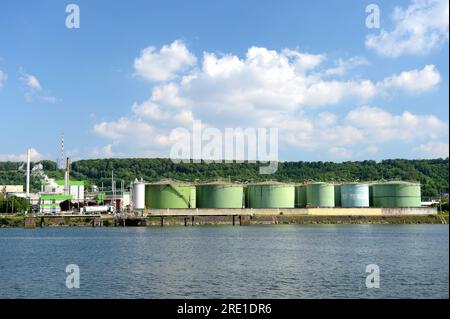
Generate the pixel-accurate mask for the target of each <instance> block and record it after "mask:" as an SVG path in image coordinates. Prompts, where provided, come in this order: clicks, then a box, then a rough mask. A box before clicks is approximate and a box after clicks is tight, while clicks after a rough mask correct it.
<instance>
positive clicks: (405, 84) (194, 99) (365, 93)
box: [94, 47, 446, 158]
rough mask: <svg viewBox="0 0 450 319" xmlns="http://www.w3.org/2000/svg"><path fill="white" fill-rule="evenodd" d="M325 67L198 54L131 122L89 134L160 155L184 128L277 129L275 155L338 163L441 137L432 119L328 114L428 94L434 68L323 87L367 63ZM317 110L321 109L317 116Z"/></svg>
mask: <svg viewBox="0 0 450 319" xmlns="http://www.w3.org/2000/svg"><path fill="white" fill-rule="evenodd" d="M167 48H168V47H167ZM189 54H191V53H189ZM141 56H142V54H141ZM324 60H325V55H323V54H316V55H315V54H311V53H303V52H299V51H295V50H287V49H285V50H282V51H275V50H269V49H267V48H259V47H251V48H249V49H248V51H247V53H246V55H245V56H244V57H243V58H240V57H238V56H235V55H232V54H225V55H218V54H216V53H211V52H204V54H203V58H202V59H201V60H200V62H199V64H198V65H195V66H194V65H191V66H192V68H191V69H190V70H189V71H188V72H184V70H180V69H178V70H179V71H180V72H179V73H178V74H177V75H175V74H174V72H175V71H173V72H171V76H170V77H172V78H173V79H174V80H172V81H170V82H165V83H159V84H156V85H154V86H153V88H152V91H151V95H150V97H149V98H148V99H147V100H144V101H142V102H135V103H133V104H132V106H131V114H130V115H128V116H123V117H121V118H119V119H117V120H111V121H103V122H100V123H97V124H95V126H94V132H95V133H96V134H97V135H99V136H102V137H104V138H105V139H107V140H108V143H110V144H108V145H112V148H113V149H114V148H117V149H119V148H121V149H124V148H129V149H134V150H136V149H137V150H139V151H138V152H139V153H140V154H143V153H146V154H148V152H149V150H157V151H158V152H160V151H164V150H167V152H166V155H165V156H168V154H169V152H168V148H170V146H171V145H173V143H174V135H173V134H172V135H171V132H172V131H173V129H175V128H187V129H191V128H192V123H193V121H194V120H201V121H202V123H203V124H204V126H205V127H216V128H219V129H224V128H227V127H228V128H236V127H241V128H246V127H254V128H257V127H265V128H270V127H276V128H279V140H280V148H281V149H282V148H283V147H284V148H294V149H297V150H300V151H302V150H304V151H315V150H319V149H326V150H328V152H329V155H330V156H332V157H334V156H336V157H338V156H339V157H340V158H347V157H352V156H355V155H358V154H362V153H364V154H366V155H367V154H375V153H377V152H378V151H379V149H380V148H381V147H382V146H383V144H384V143H388V142H390V141H399V140H400V141H408V142H409V141H412V140H417V143H427V142H428V141H429V140H431V139H435V138H436V137H438V136H442V131H443V130H444V129H445V128H446V125H445V124H444V123H443V122H442V121H440V120H439V119H437V118H436V117H434V116H431V115H430V116H428V115H415V114H412V113H410V112H408V111H404V112H403V113H402V114H391V113H389V112H387V111H385V110H382V109H380V108H377V107H369V106H364V107H358V108H354V109H353V110H351V111H349V112H348V114H346V115H345V116H342V115H338V114H337V112H335V111H333V107H334V106H335V105H339V104H342V103H343V102H346V103H347V102H348V103H352V104H356V105H361V104H362V105H364V104H367V103H366V102H369V101H370V100H371V99H372V98H373V97H375V96H384V95H385V93H386V92H396V91H399V92H406V93H410V92H414V93H422V92H425V91H427V90H430V89H432V88H433V87H435V86H436V85H438V83H439V82H440V74H439V72H438V71H437V70H436V68H435V67H434V65H427V66H425V67H424V68H423V69H417V70H410V71H405V72H402V73H400V74H394V75H389V76H387V77H385V78H382V79H378V80H376V79H358V80H353V79H352V80H347V79H331V80H330V79H329V78H328V76H333V75H339V76H341V75H342V76H343V75H345V74H346V73H347V72H348V71H349V70H350V69H351V68H352V67H354V66H356V65H361V64H364V63H366V61H365V60H364V59H358V58H355V59H349V60H338V62H337V63H336V68H335V69H334V70H333V69H331V71H329V70H330V69H329V68H326V67H324V66H323V63H324ZM161 63H162V62H161ZM169 64H170V63H169ZM159 67H161V68H162V67H163V66H162V65H161V66H159ZM327 70H328V74H326V73H327ZM166 78H167V77H166ZM416 82H420V83H416ZM321 107H322V108H327V109H326V110H320V111H318V108H321ZM421 125H425V127H427V129H425V130H424V129H422V128H423V126H421ZM163 155H164V154H163Z"/></svg>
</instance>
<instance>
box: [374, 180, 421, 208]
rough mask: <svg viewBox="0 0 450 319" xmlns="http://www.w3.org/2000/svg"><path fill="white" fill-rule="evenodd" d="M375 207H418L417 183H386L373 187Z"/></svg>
mask: <svg viewBox="0 0 450 319" xmlns="http://www.w3.org/2000/svg"><path fill="white" fill-rule="evenodd" d="M373 205H374V206H375V207H420V206H421V193H420V184H419V183H410V182H386V183H378V184H374V185H373Z"/></svg>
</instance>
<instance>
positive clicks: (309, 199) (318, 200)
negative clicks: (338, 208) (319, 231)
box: [306, 183, 334, 207]
mask: <svg viewBox="0 0 450 319" xmlns="http://www.w3.org/2000/svg"><path fill="white" fill-rule="evenodd" d="M306 206H307V207H334V185H333V184H329V183H313V184H308V185H307V186H306Z"/></svg>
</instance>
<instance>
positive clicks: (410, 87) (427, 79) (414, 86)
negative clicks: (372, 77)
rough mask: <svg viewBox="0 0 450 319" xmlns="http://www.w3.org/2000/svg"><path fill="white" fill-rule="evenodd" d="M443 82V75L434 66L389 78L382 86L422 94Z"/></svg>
mask: <svg viewBox="0 0 450 319" xmlns="http://www.w3.org/2000/svg"><path fill="white" fill-rule="evenodd" d="M440 81H441V75H440V74H439V72H438V71H437V70H436V67H435V66H434V65H432V64H430V65H426V66H425V67H424V68H423V69H422V70H412V71H405V72H402V73H400V74H399V75H393V76H391V77H387V78H385V79H384V81H383V82H382V84H381V87H383V88H388V89H389V88H396V89H402V90H405V91H407V92H410V93H422V92H424V91H428V90H430V89H431V88H433V87H435V86H436V85H437V84H438V83H439V82H440Z"/></svg>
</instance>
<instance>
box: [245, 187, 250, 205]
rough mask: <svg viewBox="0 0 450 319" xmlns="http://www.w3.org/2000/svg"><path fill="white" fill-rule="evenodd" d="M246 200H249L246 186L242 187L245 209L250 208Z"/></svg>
mask: <svg viewBox="0 0 450 319" xmlns="http://www.w3.org/2000/svg"><path fill="white" fill-rule="evenodd" d="M248 198H249V196H248V185H245V186H244V203H245V205H244V207H246V208H248V207H250V203H249V201H248Z"/></svg>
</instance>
